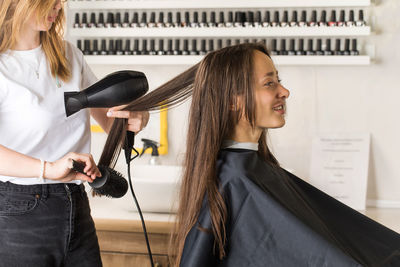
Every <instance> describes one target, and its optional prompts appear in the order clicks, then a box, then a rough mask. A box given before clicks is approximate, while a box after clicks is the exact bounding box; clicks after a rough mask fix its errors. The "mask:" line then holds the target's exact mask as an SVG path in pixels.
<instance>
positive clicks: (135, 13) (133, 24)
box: [130, 12, 139, 28]
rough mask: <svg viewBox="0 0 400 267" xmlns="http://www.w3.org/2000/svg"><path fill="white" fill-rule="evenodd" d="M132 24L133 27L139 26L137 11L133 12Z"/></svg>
mask: <svg viewBox="0 0 400 267" xmlns="http://www.w3.org/2000/svg"><path fill="white" fill-rule="evenodd" d="M130 26H131V28H137V27H139V14H138V13H137V12H134V13H133V17H132V22H131V25H130Z"/></svg>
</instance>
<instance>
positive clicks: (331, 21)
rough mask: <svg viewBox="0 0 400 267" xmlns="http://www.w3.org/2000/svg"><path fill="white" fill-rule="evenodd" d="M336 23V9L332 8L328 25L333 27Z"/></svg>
mask: <svg viewBox="0 0 400 267" xmlns="http://www.w3.org/2000/svg"><path fill="white" fill-rule="evenodd" d="M336 25H337V21H336V10H332V12H331V19H330V20H329V22H328V26H329V27H335V26H336Z"/></svg>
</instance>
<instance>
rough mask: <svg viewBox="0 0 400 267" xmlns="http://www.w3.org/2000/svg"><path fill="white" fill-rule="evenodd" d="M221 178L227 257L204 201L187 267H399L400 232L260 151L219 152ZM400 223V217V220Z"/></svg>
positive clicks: (189, 247)
mask: <svg viewBox="0 0 400 267" xmlns="http://www.w3.org/2000/svg"><path fill="white" fill-rule="evenodd" d="M217 167H218V173H219V175H218V177H219V180H220V187H221V192H222V194H223V196H224V198H225V202H226V205H227V208H228V214H229V215H228V216H229V217H228V222H227V225H226V227H227V245H226V252H227V256H226V257H225V258H224V259H223V260H222V261H220V260H218V257H217V256H215V254H214V253H213V247H214V238H213V235H212V233H210V232H207V231H204V230H199V228H198V227H197V226H201V227H203V228H207V229H211V219H210V215H209V210H208V206H207V200H206V199H207V198H205V200H204V203H203V207H202V209H201V211H200V215H199V218H198V225H197V226H196V227H193V228H192V229H191V231H190V232H189V234H188V236H187V238H186V240H185V245H184V249H183V253H182V257H181V265H180V266H182V267H211V266H230V267H239V266H240V267H250V266H251V267H253V266H254V267H257V266H283V267H291V266H296V267H301V266H315V267H322V266H324V267H329V266H335V267H346V266H393V267H395V266H396V267H400V235H399V234H397V233H396V232H394V231H392V230H390V229H389V228H386V227H385V226H383V225H381V224H379V223H377V222H375V221H373V220H371V219H369V218H368V217H366V216H364V215H362V214H361V213H359V212H357V211H356V210H353V209H351V208H349V207H348V206H346V205H344V204H342V203H341V202H339V201H337V200H335V199H334V198H332V197H330V196H329V195H327V194H325V193H323V192H322V191H320V190H318V189H317V188H315V187H313V186H311V185H310V184H308V183H306V182H305V181H303V180H302V179H300V178H298V177H297V176H295V175H293V174H291V173H289V172H287V171H285V170H284V169H282V168H280V167H276V166H273V165H272V164H269V163H266V162H265V161H263V160H261V158H260V157H259V156H258V154H257V151H252V150H246V149H224V150H222V151H220V154H219V158H218V162H217ZM399 223H400V222H399Z"/></svg>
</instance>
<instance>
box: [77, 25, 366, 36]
mask: <svg viewBox="0 0 400 267" xmlns="http://www.w3.org/2000/svg"><path fill="white" fill-rule="evenodd" d="M370 33H371V28H370V27H369V26H362V27H257V28H256V27H252V28H251V27H238V28H100V29H99V28H85V29H80V28H73V29H70V31H69V34H70V36H84V37H85V38H87V37H135V38H136V37H291V36H366V35H369V34H370Z"/></svg>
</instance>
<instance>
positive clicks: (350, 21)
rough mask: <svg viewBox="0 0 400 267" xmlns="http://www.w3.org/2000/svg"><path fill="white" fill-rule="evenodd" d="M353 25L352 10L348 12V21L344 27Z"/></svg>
mask: <svg viewBox="0 0 400 267" xmlns="http://www.w3.org/2000/svg"><path fill="white" fill-rule="evenodd" d="M355 24H356V23H355V21H354V10H350V13H349V19H348V21H346V26H347V27H353V26H354V25H355Z"/></svg>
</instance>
